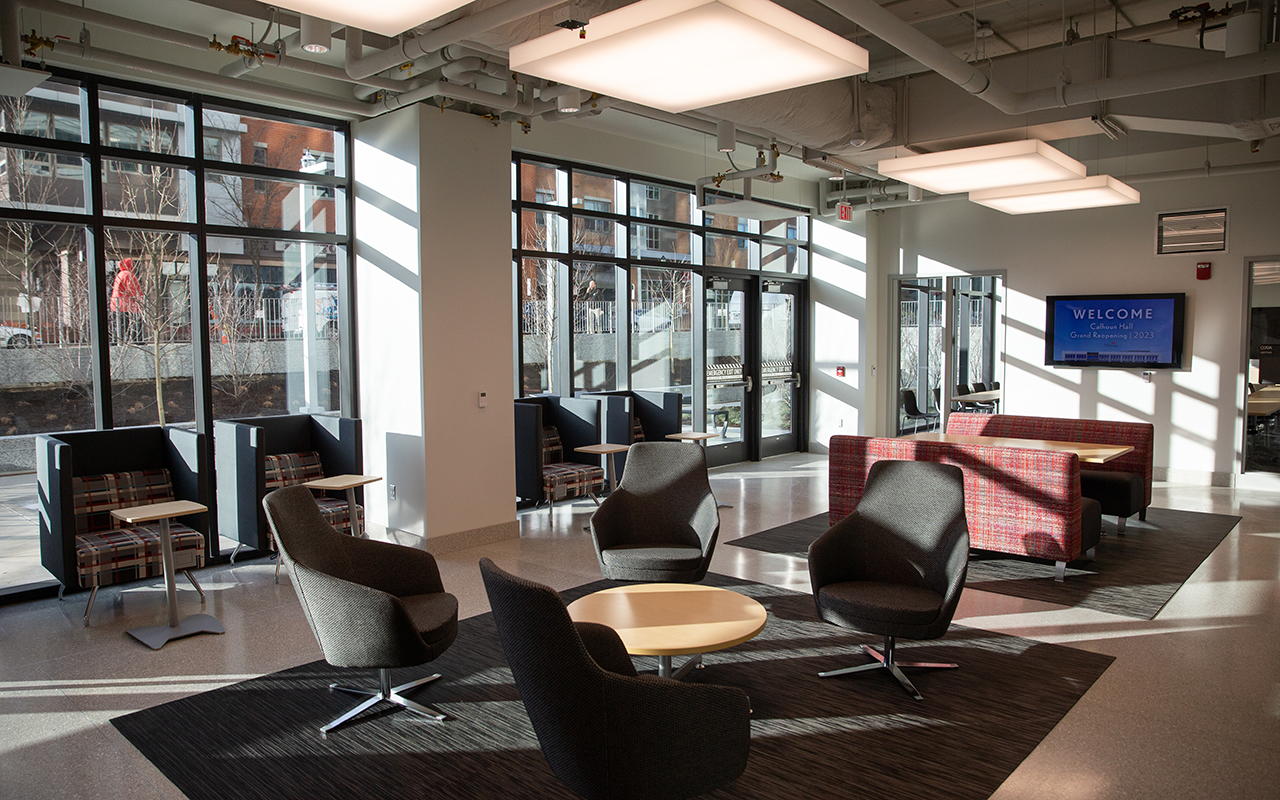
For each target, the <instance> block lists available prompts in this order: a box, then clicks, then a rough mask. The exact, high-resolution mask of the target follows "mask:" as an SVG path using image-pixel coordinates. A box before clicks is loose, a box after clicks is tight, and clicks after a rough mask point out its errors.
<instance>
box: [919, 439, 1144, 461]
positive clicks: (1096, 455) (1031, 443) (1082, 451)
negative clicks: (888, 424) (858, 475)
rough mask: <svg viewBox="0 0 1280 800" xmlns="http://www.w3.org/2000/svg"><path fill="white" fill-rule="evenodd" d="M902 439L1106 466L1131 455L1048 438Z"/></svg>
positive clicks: (1125, 448) (1117, 448)
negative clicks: (1067, 456)
mask: <svg viewBox="0 0 1280 800" xmlns="http://www.w3.org/2000/svg"><path fill="white" fill-rule="evenodd" d="M899 438H902V439H915V440H917V441H926V442H945V443H948V444H977V445H985V446H987V447H1021V448H1023V449H1024V450H1052V451H1054V452H1057V453H1075V454H1076V455H1077V456H1079V457H1080V460H1081V461H1085V462H1088V463H1090V464H1105V463H1107V462H1108V461H1114V460H1115V459H1117V458H1119V457H1120V456H1123V455H1126V454H1128V453H1132V452H1133V448H1132V447H1130V446H1129V445H1121V444H1093V443H1091V442H1054V441H1049V440H1047V439H1013V438H1006V437H1003V436H966V435H961V434H955V433H913V434H911V435H909V436H902V437H899Z"/></svg>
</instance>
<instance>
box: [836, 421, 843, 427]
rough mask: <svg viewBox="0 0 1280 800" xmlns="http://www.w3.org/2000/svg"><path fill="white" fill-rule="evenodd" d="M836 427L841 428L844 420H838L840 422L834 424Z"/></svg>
mask: <svg viewBox="0 0 1280 800" xmlns="http://www.w3.org/2000/svg"><path fill="white" fill-rule="evenodd" d="M836 427H837V428H843V427H844V420H840V422H839V423H837V424H836Z"/></svg>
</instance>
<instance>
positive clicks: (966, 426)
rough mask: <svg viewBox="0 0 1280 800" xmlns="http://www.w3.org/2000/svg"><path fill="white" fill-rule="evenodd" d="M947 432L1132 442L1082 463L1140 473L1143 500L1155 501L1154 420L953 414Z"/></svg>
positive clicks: (1025, 437) (1115, 442) (1016, 437)
mask: <svg viewBox="0 0 1280 800" xmlns="http://www.w3.org/2000/svg"><path fill="white" fill-rule="evenodd" d="M947 433H957V434H964V435H968V436H1005V437H1009V438H1013V439H1045V440H1048V441H1051V442H1088V443H1090V444H1119V445H1127V446H1130V447H1132V448H1133V452H1132V453H1128V454H1126V455H1123V456H1120V457H1119V458H1117V459H1115V460H1113V461H1108V462H1107V463H1105V464H1081V465H1080V469H1102V470H1111V471H1113V472H1129V473H1132V474H1134V475H1137V476H1138V477H1140V478H1142V483H1143V487H1144V490H1145V492H1146V494H1145V496H1144V498H1143V502H1144V504H1146V505H1151V474H1152V471H1153V468H1152V462H1153V461H1154V456H1155V437H1156V429H1155V426H1154V425H1151V424H1150V423H1146V422H1118V421H1115V420H1105V419H1063V418H1060V417H1022V416H1017V415H1014V414H951V415H950V416H949V417H947Z"/></svg>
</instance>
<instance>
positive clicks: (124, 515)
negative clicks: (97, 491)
mask: <svg viewBox="0 0 1280 800" xmlns="http://www.w3.org/2000/svg"><path fill="white" fill-rule="evenodd" d="M208 510H209V509H208V508H206V507H205V506H204V505H203V504H201V503H193V502H192V501H190V500H171V501H169V502H165V503H151V504H150V505H145V506H133V507H131V508H117V509H113V510H112V511H111V516H113V517H115V518H116V519H119V520H123V521H125V522H127V523H129V524H130V525H139V524H141V523H144V522H157V521H158V522H159V523H160V555H161V557H162V558H163V560H164V588H165V592H166V597H165V599H166V602H167V604H168V607H169V624H168V625H148V626H146V627H143V628H130V629H129V630H128V631H127V633H128V634H129V635H130V636H132V637H133V638H135V639H137V640H138V641H140V642H142V643H143V644H145V645H146V646H147V647H150V648H151V649H152V650H159V649H160V648H161V647H164V646H165V644H166V643H168V642H169V641H170V640H172V639H181V638H182V637H184V636H194V635H195V634H197V633H223V632H225V631H226V629H225V628H223V627H222V623H221V622H219V621H218V620H217V618H216V617H213V616H211V615H209V614H192V615H190V616H188V617H184V618H183V619H182V621H179V620H178V589H177V586H176V585H175V580H174V574H173V572H174V570H173V539H171V538H170V535H169V520H170V519H171V518H173V517H185V516H186V515H188V514H199V513H201V512H203V511H208Z"/></svg>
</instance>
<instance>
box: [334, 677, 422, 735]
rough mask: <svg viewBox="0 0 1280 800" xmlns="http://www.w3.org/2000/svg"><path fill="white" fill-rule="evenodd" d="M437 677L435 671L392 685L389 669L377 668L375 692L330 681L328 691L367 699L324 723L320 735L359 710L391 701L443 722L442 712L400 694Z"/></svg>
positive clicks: (338, 725)
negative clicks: (413, 679) (376, 687)
mask: <svg viewBox="0 0 1280 800" xmlns="http://www.w3.org/2000/svg"><path fill="white" fill-rule="evenodd" d="M439 677H440V674H439V673H436V674H435V675H428V676H427V677H425V678H419V679H418V680H416V681H409V682H408V683H402V684H400V685H399V686H392V685H391V670H389V669H380V670H378V691H376V692H373V691H369V690H368V689H355V688H352V687H349V686H340V685H339V684H336V683H331V684H329V691H331V692H334V691H337V692H346V693H347V694H356V695H360V696H362V697H367V698H368V699H367V700H365V701H364V702H362V703H360V704H359V705H357V706H356V707H355V708H352V709H351V710H350V711H347V712H346V713H345V714H343V715H342V716H340V717H338V718H337V719H335V720H334V721H332V722H330V723H329V724H328V725H325V726H324V727H323V728H321V729H320V735H321V736H324V737H328V735H329V731H331V730H334V729H335V728H338V727H340V726H342V725H344V724H346V723H347V722H349V721H351V720H352V719H354V718H355V717H356V716H358V715H359V714H360V713H361V712H363V711H366V710H368V709H370V708H373V707H374V706H376V705H378V704H379V703H391V704H392V705H397V706H400V707H401V708H407V709H408V710H410V711H413V712H415V713H418V714H421V715H422V716H424V717H426V718H427V719H428V720H429V721H431V722H444V720H445V715H444V714H441V713H440V712H439V711H436V710H435V709H433V708H428V707H427V706H424V705H422V704H420V703H415V702H414V701H412V700H410V699H408V698H407V697H403V696H402V695H401V693H402V692H407V691H409V690H410V689H416V688H417V687H419V686H423V685H425V684H428V683H431V682H432V681H434V680H436V679H437V678H439Z"/></svg>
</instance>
